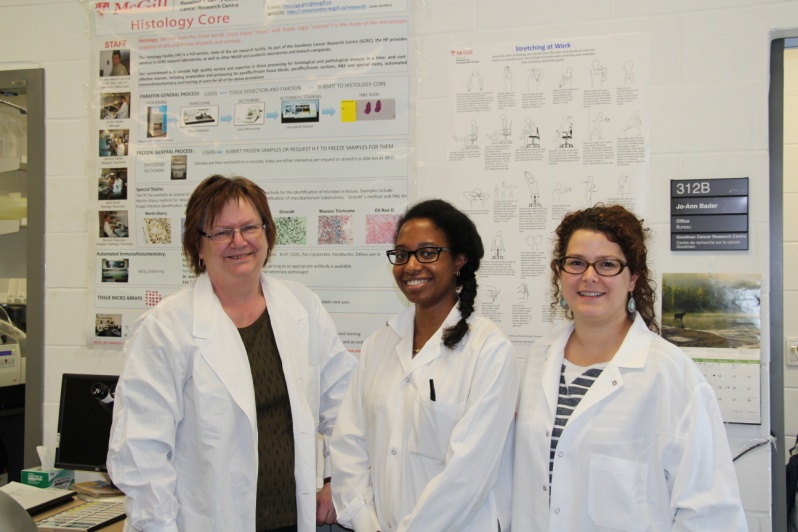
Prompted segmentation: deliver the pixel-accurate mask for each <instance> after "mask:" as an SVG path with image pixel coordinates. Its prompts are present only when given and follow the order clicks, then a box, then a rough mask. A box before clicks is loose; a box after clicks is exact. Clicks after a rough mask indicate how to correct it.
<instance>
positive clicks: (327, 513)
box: [316, 482, 337, 526]
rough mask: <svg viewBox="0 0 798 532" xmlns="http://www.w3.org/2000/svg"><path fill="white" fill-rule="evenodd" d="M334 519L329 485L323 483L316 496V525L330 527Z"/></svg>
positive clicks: (333, 507)
mask: <svg viewBox="0 0 798 532" xmlns="http://www.w3.org/2000/svg"><path fill="white" fill-rule="evenodd" d="M336 517H337V516H336V515H335V506H333V502H332V491H331V490H330V483H329V482H325V483H324V486H323V487H322V488H321V490H320V491H319V492H318V493H317V494H316V525H318V526H321V525H331V524H333V523H335V518H336Z"/></svg>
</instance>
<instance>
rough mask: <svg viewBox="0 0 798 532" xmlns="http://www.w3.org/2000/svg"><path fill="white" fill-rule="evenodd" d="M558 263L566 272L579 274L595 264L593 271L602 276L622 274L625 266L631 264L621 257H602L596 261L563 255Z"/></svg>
mask: <svg viewBox="0 0 798 532" xmlns="http://www.w3.org/2000/svg"><path fill="white" fill-rule="evenodd" d="M557 265H558V266H559V267H560V270H562V271H564V272H565V273H571V274H574V275H579V274H580V273H585V272H586V271H587V269H588V268H589V267H590V266H593V271H595V272H596V273H597V274H599V275H601V276H602V277H615V276H616V275H620V274H621V272H622V271H623V269H624V268H626V267H627V266H629V264H628V263H626V262H624V261H622V260H621V259H601V260H597V261H596V262H588V261H586V260H585V259H580V258H579V257H563V258H561V259H557Z"/></svg>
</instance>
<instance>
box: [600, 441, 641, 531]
mask: <svg viewBox="0 0 798 532" xmlns="http://www.w3.org/2000/svg"><path fill="white" fill-rule="evenodd" d="M647 485H648V465H647V464H642V463H640V462H634V461H632V460H624V459H622V458H614V457H611V456H600V455H596V454H591V455H590V477H589V480H588V501H587V512H588V515H590V518H591V519H592V520H593V522H594V523H596V524H597V525H599V526H603V527H607V528H612V529H615V530H628V531H633V532H634V531H638V530H645V529H647V528H648V524H649V515H648V506H647V505H646V488H647Z"/></svg>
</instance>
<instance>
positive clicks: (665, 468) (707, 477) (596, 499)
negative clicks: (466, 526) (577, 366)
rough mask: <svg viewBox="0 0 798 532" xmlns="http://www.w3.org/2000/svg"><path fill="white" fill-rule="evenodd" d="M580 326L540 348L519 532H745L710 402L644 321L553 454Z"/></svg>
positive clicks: (528, 395) (689, 366) (521, 466)
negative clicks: (566, 372) (567, 352)
mask: <svg viewBox="0 0 798 532" xmlns="http://www.w3.org/2000/svg"><path fill="white" fill-rule="evenodd" d="M572 331H573V324H571V325H570V326H568V327H567V328H565V329H564V330H563V331H560V332H558V333H556V334H554V335H552V336H550V337H548V338H544V339H542V340H539V341H538V342H536V343H535V345H534V346H533V347H532V348H531V352H530V355H529V358H528V361H527V371H526V373H525V375H524V377H523V384H522V389H521V399H520V403H519V407H518V418H517V424H516V434H515V436H516V438H515V476H514V479H513V520H512V524H513V528H514V529H515V530H536V531H546V530H550V531H556V532H569V531H574V532H577V531H584V530H628V531H643V530H645V531H663V530H695V531H702V532H705V531H708V530H713V531H714V530H717V531H721V530H722V531H731V530H747V525H746V521H745V514H744V513H743V508H742V504H741V502H740V494H739V490H738V487H737V478H736V475H735V471H734V465H733V463H732V459H731V454H730V451H729V444H728V441H727V439H726V432H725V430H724V428H723V423H722V421H721V417H720V409H719V408H718V404H717V401H716V399H715V394H714V392H713V391H712V388H711V387H710V385H709V384H708V383H707V382H706V380H705V379H704V377H703V375H701V373H700V371H699V370H698V368H697V367H696V366H695V364H694V363H693V362H692V360H690V359H689V358H688V356H687V355H686V354H685V353H684V352H683V351H682V350H681V349H679V348H678V347H676V346H674V345H673V344H671V343H669V342H667V341H666V340H664V339H663V338H661V337H660V336H658V335H656V334H654V333H652V332H651V331H649V330H648V329H647V328H646V325H645V323H644V322H643V319H642V318H641V317H640V316H639V315H638V316H637V317H636V318H635V321H634V324H633V325H632V327H631V328H630V329H629V332H628V333H627V335H626V338H625V339H624V341H623V344H622V345H621V347H620V348H619V349H618V352H617V353H616V354H615V356H614V357H613V358H612V360H611V361H610V362H609V363H608V364H607V367H606V368H605V369H604V371H603V372H602V373H601V375H600V376H599V378H598V379H596V381H595V383H594V384H593V386H592V387H591V388H590V389H589V390H588V392H587V394H586V395H585V396H584V398H583V399H582V401H581V402H580V403H579V405H578V406H577V407H576V409H575V410H574V412H573V414H572V415H571V417H570V419H569V420H568V423H567V425H566V427H565V430H564V431H563V433H562V435H561V437H560V440H559V443H558V445H557V454H556V456H555V458H554V473H553V478H552V484H551V503H549V477H548V475H549V469H548V468H549V452H550V443H551V432H550V431H551V429H552V426H553V424H554V415H555V411H556V407H557V395H558V389H559V380H560V368H561V365H562V362H563V356H564V349H565V344H566V342H567V340H568V337H569V336H570V335H571V332H572Z"/></svg>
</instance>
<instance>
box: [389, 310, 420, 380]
mask: <svg viewBox="0 0 798 532" xmlns="http://www.w3.org/2000/svg"><path fill="white" fill-rule="evenodd" d="M415 316H416V307H415V306H413V305H411V306H409V307H407V308H406V309H404V310H403V311H402V312H400V313H399V314H397V315H396V316H394V317H393V318H391V319H390V320H388V327H390V328H391V329H393V331H394V333H396V335H397V336H398V337H399V341H398V342H396V345H395V346H394V348H393V356H395V357H396V358H397V360H399V364H401V366H402V371H404V373H405V375H407V373H408V371H409V370H410V364H411V362H412V361H413V320H414V319H415Z"/></svg>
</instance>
